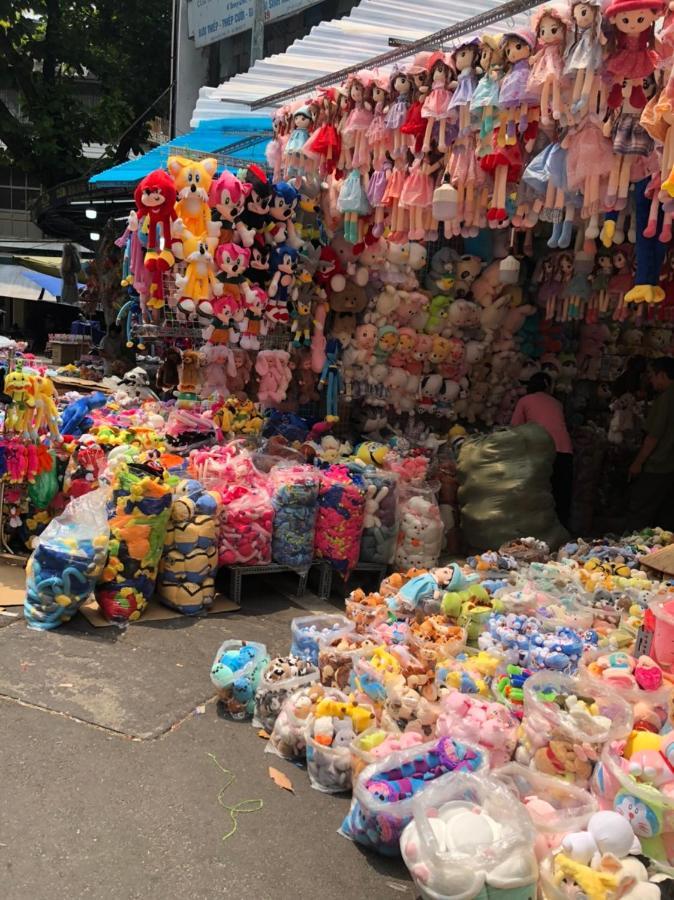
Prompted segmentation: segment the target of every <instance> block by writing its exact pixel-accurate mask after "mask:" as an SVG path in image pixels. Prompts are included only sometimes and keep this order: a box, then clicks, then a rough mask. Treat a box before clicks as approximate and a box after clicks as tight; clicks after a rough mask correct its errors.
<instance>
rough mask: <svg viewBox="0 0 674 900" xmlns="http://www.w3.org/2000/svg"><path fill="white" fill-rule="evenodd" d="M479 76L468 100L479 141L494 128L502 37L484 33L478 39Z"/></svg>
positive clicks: (488, 136)
mask: <svg viewBox="0 0 674 900" xmlns="http://www.w3.org/2000/svg"><path fill="white" fill-rule="evenodd" d="M479 70H480V72H481V73H482V75H481V78H480V80H479V82H478V84H477V87H476V88H475V91H474V93H473V96H472V98H471V101H470V114H471V119H472V120H473V127H474V128H475V127H476V126H477V130H478V132H479V139H480V141H481V142H483V141H485V140H487V139H489V141H491V135H492V132H493V130H494V112H495V110H498V104H499V92H500V88H501V84H500V81H501V77H502V75H503V48H502V37H501V35H498V34H485V35H483V36H482V38H481V40H480V66H479Z"/></svg>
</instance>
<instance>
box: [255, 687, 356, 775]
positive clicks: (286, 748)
mask: <svg viewBox="0 0 674 900" xmlns="http://www.w3.org/2000/svg"><path fill="white" fill-rule="evenodd" d="M323 697H332V698H334V699H335V700H340V701H344V702H346V700H347V697H346V694H343V693H342V692H341V691H337V690H335V689H334V688H326V687H324V686H323V685H322V684H321V683H320V682H319V681H316V682H314V683H313V684H311V685H309V687H305V688H301V689H300V690H299V691H295V693H294V694H291V695H290V696H289V697H287V698H286V700H285V702H284V703H283V706H282V707H281V712H280V713H279V714H278V717H277V719H276V722H274V729H273V731H272V733H271V735H270V738H269V741H268V742H267V746H266V747H265V753H274V754H276V756H280V757H281V758H282V759H304V757H305V755H306V749H307V728H308V726H309V724H310V722H311V718H312V716H313V713H314V709H315V708H316V704H317V703H318V702H319V700H322V699H323Z"/></svg>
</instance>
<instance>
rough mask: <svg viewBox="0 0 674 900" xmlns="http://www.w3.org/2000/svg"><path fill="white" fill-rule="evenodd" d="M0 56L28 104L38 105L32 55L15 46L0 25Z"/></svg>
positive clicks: (38, 98) (38, 99)
mask: <svg viewBox="0 0 674 900" xmlns="http://www.w3.org/2000/svg"><path fill="white" fill-rule="evenodd" d="M0 57H4V59H5V63H6V69H7V71H8V72H9V73H10V74H11V75H12V77H13V79H14V81H15V82H16V85H17V87H18V88H19V90H20V91H21V93H22V94H23V96H24V97H25V99H26V103H28V105H29V106H30V105H35V106H36V105H38V104H39V102H40V97H39V93H38V90H37V87H36V85H35V81H34V80H33V64H32V60H31V57H30V56H23V55H22V54H21V53H19V52H18V50H17V49H16V48H15V47H14V45H13V44H12V42H11V40H10V39H9V35H8V34H7V32H6V31H5V29H4V28H3V27H2V26H0Z"/></svg>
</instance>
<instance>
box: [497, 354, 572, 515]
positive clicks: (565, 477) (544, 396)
mask: <svg viewBox="0 0 674 900" xmlns="http://www.w3.org/2000/svg"><path fill="white" fill-rule="evenodd" d="M551 387H552V381H551V380H550V377H549V376H548V375H546V374H545V373H544V372H537V373H536V374H535V375H533V376H532V377H531V378H530V379H529V383H528V384H527V395H526V397H522V398H521V399H520V400H519V401H518V403H517V406H516V407H515V411H514V412H513V416H512V419H511V420H510V424H511V425H525V424H526V423H527V422H535V423H536V425H540V426H541V428H545V430H546V431H547V432H548V434H549V435H550V437H551V438H552V440H553V441H554V442H555V449H556V450H557V456H556V457H555V464H554V466H553V469H552V496H553V497H554V500H555V509H556V510H557V516H558V517H559V521H560V522H561V523H562V525H564V526H565V527H568V524H569V511H570V509H571V493H572V490H573V446H572V444H571V438H570V437H569V432H568V431H567V429H566V422H565V421H564V409H563V408H562V404H561V403H560V402H559V400H556V399H555V398H554V397H553V396H551V394H550V389H551Z"/></svg>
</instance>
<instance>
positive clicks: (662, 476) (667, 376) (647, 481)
mask: <svg viewBox="0 0 674 900" xmlns="http://www.w3.org/2000/svg"><path fill="white" fill-rule="evenodd" d="M651 385H652V387H653V390H654V391H655V393H656V394H657V396H656V398H655V400H654V401H653V403H652V405H651V408H650V410H649V411H648V416H647V417H646V437H645V438H644V440H643V443H642V445H641V449H640V450H639V452H638V453H637V455H636V457H635V459H634V462H633V463H632V465H631V466H630V468H629V473H628V474H629V478H630V482H631V483H630V493H629V507H628V522H627V525H628V528H630V529H631V530H633V531H640V530H641V529H642V528H648V527H654V526H657V525H660V526H662V527H663V528H669V527H671V525H672V523H673V522H674V508H673V503H674V359H669V357H666V356H662V357H660V358H659V359H655V360H653V362H652V363H651Z"/></svg>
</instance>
